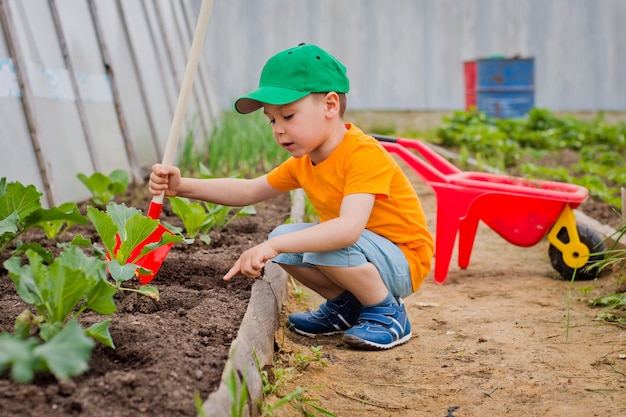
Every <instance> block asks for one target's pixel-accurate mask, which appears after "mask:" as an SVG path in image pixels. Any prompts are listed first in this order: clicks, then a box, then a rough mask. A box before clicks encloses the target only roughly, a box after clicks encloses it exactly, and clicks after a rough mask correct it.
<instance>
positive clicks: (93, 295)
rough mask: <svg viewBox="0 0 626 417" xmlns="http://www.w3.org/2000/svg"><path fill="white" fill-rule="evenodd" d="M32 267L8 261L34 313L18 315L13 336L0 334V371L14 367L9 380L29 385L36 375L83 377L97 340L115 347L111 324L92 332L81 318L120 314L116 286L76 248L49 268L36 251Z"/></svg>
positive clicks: (103, 269) (98, 325)
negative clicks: (91, 314)
mask: <svg viewBox="0 0 626 417" xmlns="http://www.w3.org/2000/svg"><path fill="white" fill-rule="evenodd" d="M26 258H27V259H28V264H26V265H21V258H20V257H18V256H13V257H11V258H9V259H8V260H7V261H5V262H4V267H5V268H6V269H7V271H9V276H10V277H11V280H12V281H13V282H14V284H15V287H16V289H17V293H18V295H19V296H20V298H22V300H23V301H24V302H25V303H27V304H30V305H32V306H33V307H34V309H35V310H36V313H33V312H32V311H31V310H30V309H26V310H24V312H23V313H22V314H20V315H19V316H18V317H17V319H16V321H15V326H14V333H13V334H9V333H2V334H1V335H0V372H2V371H3V370H4V369H6V368H7V367H9V368H11V377H12V378H13V379H14V380H15V381H17V382H20V383H28V382H30V381H31V380H32V379H33V377H34V374H35V372H37V371H50V372H52V373H53V374H54V375H55V376H57V377H58V378H60V379H67V378H71V377H73V376H76V375H80V374H81V373H83V372H84V371H85V370H87V368H88V366H87V362H88V360H89V358H90V357H91V351H92V349H93V347H94V341H93V340H96V341H98V342H100V343H102V344H104V345H106V346H109V347H111V348H113V347H114V344H113V340H112V339H111V335H110V333H109V320H105V321H102V322H98V323H96V324H94V325H92V326H90V327H89V328H88V329H83V328H82V327H81V325H80V324H78V321H77V318H78V316H79V315H80V314H82V313H83V312H85V311H87V310H92V311H95V312H96V313H99V314H103V315H108V314H111V313H113V312H115V310H116V306H115V302H114V300H113V296H114V295H115V293H116V292H117V290H116V288H115V286H113V285H111V284H110V283H109V282H108V281H107V276H106V267H105V264H104V262H102V261H101V260H99V259H97V258H93V257H88V256H87V255H85V253H84V252H82V251H81V250H80V249H79V248H77V247H71V248H67V249H65V250H63V252H61V254H60V255H59V256H58V257H57V258H55V259H54V261H53V262H52V263H51V264H50V265H46V264H45V263H44V261H43V258H42V257H41V256H40V255H39V254H38V253H37V252H35V251H32V250H27V251H26Z"/></svg>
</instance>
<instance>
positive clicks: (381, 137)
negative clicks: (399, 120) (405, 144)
mask: <svg viewBox="0 0 626 417" xmlns="http://www.w3.org/2000/svg"><path fill="white" fill-rule="evenodd" d="M370 136H372V137H373V138H374V139H376V140H377V141H379V142H391V143H398V138H396V137H394V136H384V135H370Z"/></svg>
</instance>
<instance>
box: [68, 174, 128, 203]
mask: <svg viewBox="0 0 626 417" xmlns="http://www.w3.org/2000/svg"><path fill="white" fill-rule="evenodd" d="M76 177H77V178H78V179H79V180H80V182H82V183H83V184H84V185H85V187H87V189H88V190H89V191H90V192H91V202H92V203H93V204H94V205H95V206H97V207H104V206H105V205H106V204H107V203H108V202H110V201H112V200H113V199H114V198H115V197H116V196H117V195H121V194H124V193H125V192H126V189H127V188H128V183H129V175H128V172H126V171H124V170H122V169H116V170H114V171H113V172H111V173H110V174H109V175H108V176H107V175H105V174H103V173H101V172H95V173H93V174H92V175H91V176H89V177H88V176H87V175H85V174H83V173H79V174H77V175H76Z"/></svg>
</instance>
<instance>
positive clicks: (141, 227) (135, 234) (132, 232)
mask: <svg viewBox="0 0 626 417" xmlns="http://www.w3.org/2000/svg"><path fill="white" fill-rule="evenodd" d="M87 217H89V219H90V220H91V222H92V223H93V225H94V227H95V229H96V231H97V232H98V234H99V235H100V239H101V240H102V243H103V244H104V247H105V249H106V254H107V255H106V259H105V261H106V264H107V268H108V270H109V273H110V274H111V277H112V278H113V279H114V280H115V282H116V286H117V288H118V289H120V288H121V283H122V282H124V281H128V280H130V279H132V278H134V277H135V276H136V274H137V271H138V270H139V271H140V272H141V273H142V274H147V273H149V272H151V271H148V270H146V269H145V268H142V267H140V266H138V265H137V264H136V262H138V261H139V260H140V259H141V258H143V257H144V256H146V255H148V254H149V253H150V252H152V251H154V250H156V249H158V248H160V247H162V246H165V245H168V244H170V243H177V242H181V241H183V237H182V236H180V235H172V234H170V233H163V235H162V236H161V237H160V240H158V241H156V242H154V243H149V244H145V240H146V239H147V238H148V237H150V235H152V233H153V232H154V231H155V230H156V229H157V227H158V225H159V221H158V220H155V219H151V218H150V217H147V216H144V215H143V213H142V212H141V211H140V210H138V209H135V208H132V207H126V205H125V204H117V203H109V204H107V207H106V212H104V211H101V210H99V209H97V208H94V207H87ZM133 291H137V292H139V293H141V294H143V295H146V296H149V297H152V298H155V299H158V290H157V289H156V288H154V287H151V286H142V287H141V288H139V289H137V290H133Z"/></svg>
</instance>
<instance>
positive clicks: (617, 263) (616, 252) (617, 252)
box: [588, 222, 626, 325]
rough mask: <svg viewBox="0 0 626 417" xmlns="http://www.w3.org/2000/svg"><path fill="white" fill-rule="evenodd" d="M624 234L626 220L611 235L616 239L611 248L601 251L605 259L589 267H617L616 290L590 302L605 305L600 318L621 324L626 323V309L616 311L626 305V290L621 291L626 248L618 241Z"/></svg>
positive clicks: (624, 272) (596, 305) (597, 305)
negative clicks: (619, 311) (625, 311)
mask: <svg viewBox="0 0 626 417" xmlns="http://www.w3.org/2000/svg"><path fill="white" fill-rule="evenodd" d="M624 236H626V222H625V223H624V224H623V225H622V226H621V227H620V228H619V229H617V230H616V231H615V233H614V235H613V236H610V237H612V238H613V241H614V242H613V244H612V245H611V246H610V248H609V249H608V250H606V251H604V252H600V253H599V254H602V255H604V257H603V259H600V260H598V261H596V262H595V263H593V264H592V265H589V266H588V268H598V269H600V270H602V269H605V268H615V269H616V270H617V271H616V274H617V281H616V288H615V292H614V293H612V294H608V295H604V296H601V297H598V298H596V299H594V300H591V301H590V302H589V304H590V305H592V306H594V307H604V311H603V312H602V313H601V314H600V315H599V318H600V319H602V320H605V321H610V322H614V323H618V324H621V325H626V314H625V313H624V311H622V312H621V314H620V313H616V312H617V311H618V310H619V309H620V308H623V307H626V292H624V291H623V289H622V290H621V291H620V288H621V287H620V283H621V282H622V281H624V279H625V278H626V249H625V248H624V247H623V246H619V243H618V242H620V241H621V239H622V238H624ZM594 255H595V254H594Z"/></svg>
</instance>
